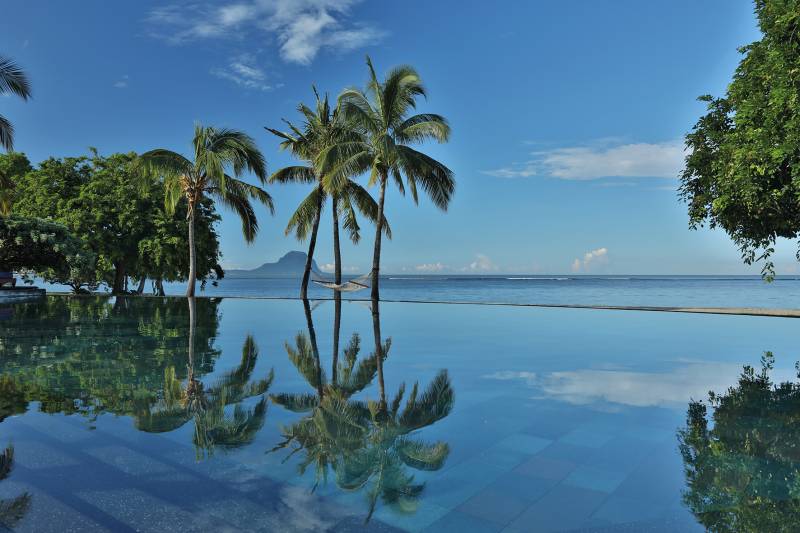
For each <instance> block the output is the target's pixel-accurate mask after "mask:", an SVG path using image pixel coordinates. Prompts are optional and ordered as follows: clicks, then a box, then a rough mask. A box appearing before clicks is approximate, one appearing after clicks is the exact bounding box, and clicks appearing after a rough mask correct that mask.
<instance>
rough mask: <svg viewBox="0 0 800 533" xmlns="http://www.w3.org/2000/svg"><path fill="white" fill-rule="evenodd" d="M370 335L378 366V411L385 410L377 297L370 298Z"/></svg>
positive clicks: (384, 387) (381, 344) (379, 316)
mask: <svg viewBox="0 0 800 533" xmlns="http://www.w3.org/2000/svg"><path fill="white" fill-rule="evenodd" d="M372 335H373V336H374V337H375V358H376V361H375V363H376V365H377V367H378V391H379V393H380V403H379V404H378V407H379V411H380V412H381V413H384V412H385V411H386V386H385V385H384V382H383V342H381V311H380V307H379V301H378V299H377V298H373V299H372Z"/></svg>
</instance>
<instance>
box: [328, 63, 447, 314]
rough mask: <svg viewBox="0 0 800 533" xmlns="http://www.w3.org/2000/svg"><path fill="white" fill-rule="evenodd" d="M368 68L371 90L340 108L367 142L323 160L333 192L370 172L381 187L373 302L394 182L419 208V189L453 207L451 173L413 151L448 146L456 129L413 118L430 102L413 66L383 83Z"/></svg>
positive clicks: (430, 117) (355, 93)
mask: <svg viewBox="0 0 800 533" xmlns="http://www.w3.org/2000/svg"><path fill="white" fill-rule="evenodd" d="M367 66H368V67H369V74H370V80H369V82H368V83H367V87H366V90H364V91H362V90H360V89H357V88H353V89H347V90H345V91H344V92H342V94H341V95H339V103H338V105H339V109H340V112H341V113H342V115H343V117H344V118H345V119H346V120H347V121H348V122H349V123H351V124H352V125H353V127H355V128H356V129H357V130H359V131H360V132H361V133H362V137H361V138H356V139H348V140H345V141H344V142H340V143H337V144H335V145H333V146H331V147H329V148H328V149H326V150H325V152H324V153H323V154H322V155H321V158H320V159H321V161H322V167H321V168H322V169H323V170H324V181H325V186H326V188H328V189H329V190H337V189H338V188H339V187H340V184H341V183H343V182H344V181H345V180H348V179H349V177H350V176H357V175H360V174H363V173H366V172H369V185H373V184H375V183H376V182H377V183H378V186H379V193H378V216H377V217H376V219H377V220H378V222H377V224H376V231H375V250H374V253H373V257H372V298H373V299H377V298H379V294H380V293H379V288H378V276H379V274H380V259H381V235H382V233H383V221H384V220H385V218H384V202H385V199H386V185H387V183H388V181H389V178H390V177H391V178H392V180H393V181H394V182H395V184H396V186H397V188H398V189H399V190H400V192H401V194H405V190H406V188H408V189H409V191H410V193H411V197H412V198H413V199H414V202H415V203H416V202H418V196H417V186H418V185H419V186H420V187H422V189H423V191H425V193H427V195H428V196H429V197H430V199H431V201H433V203H434V205H436V207H438V208H439V209H442V210H446V209H447V206H448V205H449V203H450V198H451V197H452V195H453V191H454V190H455V180H454V177H453V172H452V171H451V170H450V169H449V168H447V167H446V166H445V165H443V164H442V163H440V162H439V161H436V160H435V159H433V158H432V157H430V156H428V155H425V154H423V153H421V152H419V151H417V150H415V149H414V148H412V147H411V145H412V144H415V143H419V142H423V141H425V140H428V139H434V140H436V141H438V142H446V141H447V140H448V138H449V136H450V126H449V125H448V123H447V120H446V119H445V118H444V117H442V116H440V115H435V114H432V113H420V114H414V115H411V113H412V112H413V110H414V109H415V108H416V99H417V97H418V96H426V91H425V88H424V87H423V85H422V80H421V79H420V77H419V75H418V74H417V72H416V70H414V69H413V68H412V67H410V66H407V65H403V66H400V67H396V68H394V69H393V70H391V71H390V72H389V74H388V75H387V76H386V78H385V80H384V81H383V82H380V81H378V78H377V76H376V74H375V69H374V68H373V66H372V61H371V60H370V58H369V57H367ZM404 177H405V181H404V180H403V178H404Z"/></svg>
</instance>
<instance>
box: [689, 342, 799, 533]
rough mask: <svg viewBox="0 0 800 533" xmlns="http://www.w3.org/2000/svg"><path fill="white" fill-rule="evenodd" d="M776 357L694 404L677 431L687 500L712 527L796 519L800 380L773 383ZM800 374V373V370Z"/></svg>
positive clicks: (772, 525)
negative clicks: (726, 389) (722, 389)
mask: <svg viewBox="0 0 800 533" xmlns="http://www.w3.org/2000/svg"><path fill="white" fill-rule="evenodd" d="M773 361H774V358H773V355H772V354H771V353H770V352H767V353H766V354H765V356H764V357H763V359H762V368H761V371H760V372H756V371H755V370H754V369H753V368H752V367H750V366H745V368H744V371H743V372H742V374H741V376H740V377H739V382H738V384H737V385H736V386H735V387H731V388H730V389H728V391H727V392H725V393H724V394H720V395H717V394H714V393H713V392H712V393H710V394H709V401H708V407H711V408H712V409H713V411H712V413H711V419H712V420H713V424H711V425H710V424H709V420H708V407H707V405H706V404H705V403H703V402H695V401H693V402H691V403H690V404H689V409H688V412H687V415H686V426H685V427H684V428H683V429H681V430H680V431H679V433H678V441H679V444H680V451H681V455H682V456H683V462H684V469H685V473H686V486H687V489H686V491H685V492H684V495H683V501H684V503H685V504H686V505H687V506H688V507H689V509H690V510H691V511H692V513H693V514H694V515H695V517H696V518H697V520H698V521H699V522H700V523H701V524H702V525H703V526H704V527H705V528H706V529H707V530H708V531H714V532H753V533H756V532H762V531H775V532H789V531H796V530H797V524H800V450H798V446H797V443H798V441H799V440H800V382H786V383H781V384H773V383H772V381H771V379H770V376H769V373H770V371H771V370H772V367H773ZM798 377H799V378H800V376H798Z"/></svg>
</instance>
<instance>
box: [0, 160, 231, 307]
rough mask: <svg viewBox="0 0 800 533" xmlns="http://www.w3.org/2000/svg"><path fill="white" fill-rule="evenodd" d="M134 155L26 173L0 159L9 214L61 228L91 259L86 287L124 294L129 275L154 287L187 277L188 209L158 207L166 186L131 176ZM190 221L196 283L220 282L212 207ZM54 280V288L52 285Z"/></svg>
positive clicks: (26, 168)
mask: <svg viewBox="0 0 800 533" xmlns="http://www.w3.org/2000/svg"><path fill="white" fill-rule="evenodd" d="M135 159H136V155H135V154H112V155H110V156H108V157H104V156H100V155H99V154H97V152H96V151H93V153H92V155H91V157H68V158H64V159H56V158H50V159H48V160H46V161H43V162H42V163H41V164H40V165H39V167H38V168H36V169H34V168H31V166H30V164H29V163H28V161H27V159H26V158H25V157H24V156H22V155H21V154H8V155H0V172H2V171H6V173H7V175H12V176H13V183H14V203H13V212H14V213H15V214H16V215H19V216H27V217H37V218H42V219H47V220H51V221H53V222H56V223H59V224H63V225H64V226H66V228H67V229H68V230H69V231H70V232H71V233H72V234H73V235H75V236H76V237H78V238H80V239H81V240H82V241H83V242H84V243H85V246H86V247H87V248H88V249H89V250H91V251H92V252H93V253H94V254H95V262H94V264H93V269H94V272H93V273H92V274H91V275H90V276H88V278H85V281H86V282H87V283H89V284H92V283H94V284H96V283H105V284H107V285H108V286H109V287H111V288H112V290H113V291H114V292H115V293H122V292H124V290H125V281H126V278H127V276H132V277H135V278H137V279H142V278H143V277H148V278H150V279H153V280H158V281H178V280H184V279H187V278H188V274H189V264H188V263H189V262H188V258H187V254H186V250H188V246H189V245H188V240H187V230H186V228H187V222H186V209H185V208H183V209H178V211H177V212H170V211H168V210H167V209H166V208H165V207H164V196H165V194H166V193H165V188H164V184H163V183H162V182H160V181H159V180H157V179H151V180H148V181H146V182H144V183H143V182H142V180H141V179H140V178H138V177H134V174H133V170H132V165H133V162H134V161H135ZM197 211H198V213H197V216H196V219H195V228H196V233H197V252H198V265H199V269H198V276H199V278H200V279H201V282H205V280H206V279H214V278H217V277H221V275H222V272H221V269H220V268H219V259H220V250H219V240H218V236H217V233H216V230H215V229H214V224H215V223H216V222H217V221H218V220H219V216H218V215H217V213H216V212H215V211H214V207H213V204H211V203H209V202H205V203H202V204H201V206H200V207H199V208H198V210H197ZM52 281H57V280H56V279H52Z"/></svg>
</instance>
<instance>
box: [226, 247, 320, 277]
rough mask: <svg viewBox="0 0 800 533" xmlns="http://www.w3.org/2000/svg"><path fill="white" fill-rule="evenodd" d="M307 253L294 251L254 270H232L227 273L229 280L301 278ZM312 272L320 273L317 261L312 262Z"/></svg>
mask: <svg viewBox="0 0 800 533" xmlns="http://www.w3.org/2000/svg"><path fill="white" fill-rule="evenodd" d="M307 257H308V255H307V254H306V253H305V252H300V251H298V250H292V251H290V252H288V253H286V254H284V256H283V257H281V258H280V259H278V260H277V261H276V262H274V263H264V264H263V265H261V266H260V267H258V268H254V269H252V270H238V269H231V270H226V271H225V277H227V278H299V277H301V276H302V275H303V270H304V269H305V266H306V258H307ZM311 270H313V271H316V272H319V267H318V266H317V262H316V261H311Z"/></svg>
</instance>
